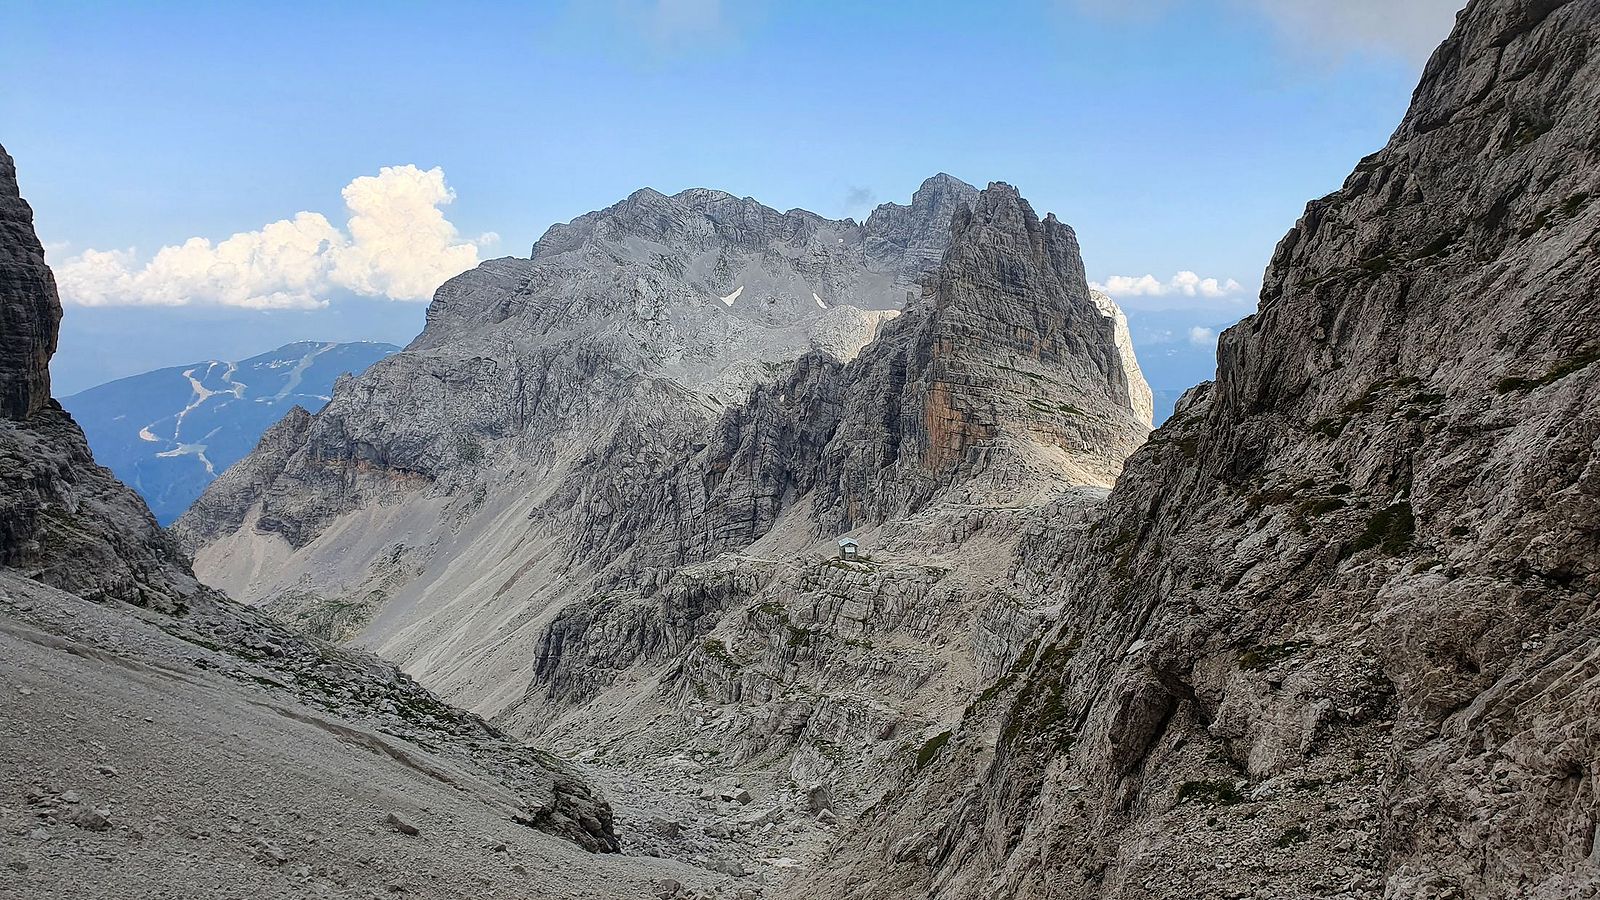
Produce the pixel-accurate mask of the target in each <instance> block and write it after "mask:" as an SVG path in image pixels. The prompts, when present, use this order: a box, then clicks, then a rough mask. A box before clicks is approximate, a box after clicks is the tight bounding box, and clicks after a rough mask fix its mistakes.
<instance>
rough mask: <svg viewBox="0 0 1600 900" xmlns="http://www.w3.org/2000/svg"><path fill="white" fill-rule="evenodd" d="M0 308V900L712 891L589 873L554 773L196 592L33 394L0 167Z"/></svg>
mask: <svg viewBox="0 0 1600 900" xmlns="http://www.w3.org/2000/svg"><path fill="white" fill-rule="evenodd" d="M0 300H3V303H4V308H3V313H0V315H3V316H4V320H5V322H6V327H7V329H8V331H7V336H8V337H10V336H12V335H16V334H26V335H30V338H29V340H27V341H25V342H8V343H7V344H6V345H5V347H4V355H0V382H3V383H4V384H5V385H6V386H7V387H6V392H7V393H6V405H5V406H4V408H3V415H0V872H3V875H0V897H16V898H30V900H31V898H43V897H105V898H113V897H114V898H119V900H121V898H133V897H152V898H154V897H161V898H171V897H200V896H224V895H226V896H234V895H237V894H239V893H240V892H241V891H242V890H246V889H248V891H249V893H251V894H252V895H255V896H262V897H296V898H299V897H307V896H330V897H367V896H373V895H375V894H376V895H386V894H393V893H402V894H416V895H420V896H432V897H480V896H488V895H491V894H495V893H498V894H501V895H508V896H509V895H524V894H530V893H531V894H536V895H545V896H569V895H571V896H576V895H582V896H596V897H619V898H621V897H638V896H641V895H645V894H648V893H650V892H652V891H653V890H655V887H654V885H655V884H656V883H657V882H670V883H672V884H679V883H680V882H681V883H688V884H690V885H691V886H701V887H705V888H706V889H707V890H708V891H710V890H712V889H714V888H715V887H716V885H717V884H718V883H719V882H722V883H726V882H728V881H729V880H730V879H727V878H725V877H718V876H715V875H712V874H711V873H707V872H705V871H704V870H703V869H693V868H690V867H687V866H682V865H674V864H671V863H666V862H660V863H658V862H655V861H651V860H637V859H627V860H624V859H623V858H622V857H620V856H617V855H615V854H614V853H612V854H609V855H607V856H600V855H596V854H597V853H599V854H604V853H606V852H607V851H616V850H617V849H618V842H617V838H616V836H615V833H614V831H613V828H612V824H611V813H610V808H609V806H608V805H607V804H606V802H605V800H604V799H603V798H601V797H600V796H599V795H598V793H597V792H596V791H594V790H593V788H591V786H590V785H589V783H588V782H586V781H585V780H584V779H583V778H582V777H581V776H580V775H579V774H578V773H577V772H576V771H575V770H573V768H572V767H570V766H568V765H566V764H564V763H561V762H559V761H558V760H556V759H554V758H553V757H551V756H549V755H548V754H543V753H540V752H539V751H536V750H533V749H531V748H529V747H526V746H524V745H522V744H520V743H519V742H517V741H515V740H512V739H510V738H508V737H507V736H506V735H505V734H504V733H502V732H500V731H498V730H496V729H494V728H491V727H490V726H488V725H487V724H486V723H485V722H484V721H483V720H482V719H479V718H478V717H476V716H473V715H471V714H468V713H464V712H462V711H460V710H457V709H454V708H451V707H449V706H446V705H445V704H443V703H441V702H440V701H439V700H438V699H437V698H436V697H434V696H433V695H432V694H430V693H428V692H427V691H425V690H423V689H422V688H421V687H419V686H418V685H417V684H416V683H415V682H414V681H412V680H411V679H410V678H408V677H406V676H404V675H402V674H400V673H398V672H397V671H396V670H395V669H394V668H393V667H392V666H390V665H389V664H387V663H383V662H380V661H379V660H377V659H375V658H374V657H372V656H371V655H369V654H365V653H362V652H358V651H350V650H340V649H335V648H332V647H330V646H328V645H327V644H324V643H322V642H320V641H317V640H314V639H308V638H306V637H305V636H304V635H303V634H301V633H299V632H296V631H294V630H292V629H290V628H288V627H286V626H284V625H282V624H280V623H278V622H276V621H274V620H272V619H270V618H268V617H266V616H263V615H261V614H260V613H258V612H256V611H253V610H250V609H247V608H245V607H241V606H239V605H238V604H235V603H233V602H231V601H229V600H227V599H226V598H224V597H222V596H220V595H219V594H217V593H216V592H215V591H213V590H211V589H210V588H206V587H203V586H201V585H200V584H198V583H197V582H196V581H195V579H194V577H193V575H192V573H191V572H190V570H189V566H188V563H187V561H186V560H185V559H184V557H183V555H182V553H181V552H180V551H179V550H178V548H177V546H176V545H175V544H174V543H172V542H170V541H169V540H168V539H167V538H166V536H165V535H164V533H163V532H162V531H161V530H160V529H158V528H157V527H156V524H155V520H154V519H153V518H152V517H151V515H150V512H149V510H148V509H146V508H145V506H144V504H143V503H142V502H140V501H139V499H138V497H137V496H136V495H135V494H133V492H132V491H130V490H129V489H128V488H127V487H125V486H124V485H122V484H120V483H118V482H117V481H116V480H115V478H113V477H112V476H111V474H110V473H109V472H107V471H106V470H104V469H102V468H100V467H98V466H97V465H95V464H94V461H93V459H92V457H91V456H90V454H89V452H88V448H87V446H86V445H85V443H84V438H83V434H82V432H81V431H79V430H78V428H77V426H76V424H74V423H73V421H72V419H71V418H70V417H69V416H68V415H67V414H66V413H65V412H64V411H62V409H61V407H60V405H59V404H57V403H56V402H55V401H53V400H51V399H50V398H49V382H48V369H47V363H48V357H49V353H50V350H51V348H52V347H53V345H54V341H55V329H56V325H57V322H58V320H59V316H60V305H59V302H58V300H57V298H56V295H55V290H54V283H53V279H52V278H51V275H50V271H49V269H48V268H47V267H45V265H44V262H43V250H42V248H41V247H40V245H39V242H38V239H37V237H36V236H35V235H34V233H33V228H32V211H31V209H29V207H28V205H27V204H26V203H25V202H23V201H22V199H21V198H20V196H19V192H18V188H17V182H16V173H15V168H14V166H13V163H12V160H11V157H10V156H9V155H7V154H6V153H5V152H4V150H0ZM11 329H15V330H14V331H13V330H11ZM736 894H737V890H736V888H733V887H732V886H728V893H727V895H728V896H735V895H736Z"/></svg>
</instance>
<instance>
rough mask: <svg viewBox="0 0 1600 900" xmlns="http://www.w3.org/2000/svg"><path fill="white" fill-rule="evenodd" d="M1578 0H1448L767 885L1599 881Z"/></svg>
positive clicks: (1482, 887) (1597, 275) (1593, 380)
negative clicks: (966, 633)
mask: <svg viewBox="0 0 1600 900" xmlns="http://www.w3.org/2000/svg"><path fill="white" fill-rule="evenodd" d="M1597 298H1600V3H1597V2H1594V0H1564V2H1563V0H1475V2H1473V3H1471V4H1470V5H1469V6H1468V7H1467V9H1466V10H1465V12H1463V13H1462V14H1461V16H1460V18H1459V20H1458V23H1457V26H1456V29H1455V31H1454V33H1453V34H1452V36H1451V37H1450V38H1449V39H1448V40H1447V41H1446V42H1445V43H1444V44H1443V46H1441V47H1440V48H1439V50H1438V51H1437V52H1436V53H1435V54H1434V56H1433V58H1432V60H1431V61H1430V62H1429V64H1428V66H1427V69H1426V71H1425V73H1424V75H1423V78H1422V82H1421V85H1420V86H1419V87H1418V89H1417V91H1416V95H1415V98H1414V100H1413V103H1412V106H1411V109H1410V111H1409V112H1408V113H1407V115H1406V117H1405V120H1404V121H1403V122H1402V123H1401V125H1400V127H1399V129H1398V130H1397V131H1396V133H1395V134H1394V137H1393V138H1392V140H1391V141H1390V142H1389V144H1388V146H1387V147H1385V148H1384V149H1383V150H1382V151H1380V152H1378V153H1376V154H1374V155H1372V156H1370V157H1368V158H1366V159H1364V160H1362V161H1361V162H1360V163H1359V164H1358V165H1357V167H1356V170H1355V171H1354V173H1352V175H1351V176H1350V178H1349V179H1348V180H1347V181H1346V182H1345V184H1344V186H1343V188H1342V189H1341V190H1340V191H1338V192H1337V193H1334V194H1332V195H1330V196H1328V197H1325V198H1323V199H1321V200H1317V201H1315V202H1313V203H1311V204H1310V205H1309V206H1308V207H1307V209H1306V212H1305V215H1304V216H1303V217H1302V218H1301V220H1300V221H1299V222H1298V223H1297V224H1296V225H1295V227H1294V228H1293V229H1292V230H1291V231H1290V232H1289V234H1288V235H1287V236H1286V237H1285V238H1284V240H1283V241H1282V242H1281V243H1280V244H1279V246H1278V249H1277V252H1276V253H1275V255H1274V258H1273V261H1272V264H1271V266H1270V268H1269V270H1268V272H1267V275H1266V278H1265V283H1264V287H1263V290H1262V296H1261V306H1260V311H1259V312H1258V313H1257V314H1256V315H1255V316H1253V317H1251V318H1248V319H1246V320H1245V321H1243V322H1242V323H1240V324H1239V325H1237V326H1235V327H1234V328H1232V329H1230V330H1229V331H1228V332H1227V333H1226V334H1225V335H1224V336H1223V339H1222V341H1221V346H1220V349H1219V371H1218V377H1217V380H1216V382H1215V383H1208V384H1205V385H1201V386H1200V387H1198V388H1196V389H1194V390H1193V391H1191V392H1190V393H1189V395H1188V396H1187V397H1186V398H1185V399H1184V401H1183V402H1182V403H1181V404H1180V405H1179V409H1178V413H1177V415H1176V416H1175V417H1174V418H1173V419H1172V420H1171V421H1170V422H1169V423H1168V424H1166V425H1165V426H1164V427H1163V428H1161V429H1160V430H1159V431H1157V432H1156V433H1155V434H1154V435H1152V437H1151V440H1150V442H1149V444H1148V445H1147V446H1146V447H1145V448H1143V449H1141V450H1140V451H1139V452H1138V453H1136V454H1135V455H1134V456H1133V457H1132V459H1130V460H1129V462H1128V465H1127V468H1126V471H1125V472H1124V474H1123V476H1122V478H1121V479H1120V480H1119V481H1118V483H1117V486H1116V489H1115V491H1114V492H1113V493H1112V495H1111V497H1110V500H1109V503H1108V505H1107V507H1106V509H1105V511H1104V513H1103V515H1096V516H1094V517H1092V518H1090V519H1088V520H1087V521H1086V520H1085V519H1084V517H1083V516H1082V515H1081V513H1076V512H1074V513H1072V514H1071V515H1063V517H1062V519H1061V521H1060V523H1059V525H1058V526H1056V527H1048V528H1044V529H1040V530H1039V531H1038V532H1037V533H1035V534H1034V535H1032V536H1030V538H1028V539H1027V540H1026V541H1025V542H1024V544H1023V546H1022V547H1021V549H1020V552H1019V562H1018V564H1017V566H1016V567H1015V569H1014V573H1013V574H1014V577H1015V579H1016V580H1017V581H1018V583H1021V584H1027V585H1034V586H1035V587H1036V588H1037V589H1039V590H1044V591H1048V592H1052V593H1054V594H1055V595H1056V596H1057V597H1058V598H1059V600H1060V602H1061V604H1062V606H1061V609H1060V612H1059V614H1058V615H1057V616H1055V618H1054V621H1053V623H1052V624H1051V626H1050V627H1049V628H1048V629H1047V630H1046V631H1044V632H1043V634H1042V636H1041V638H1040V639H1039V640H1037V641H1036V642H1035V643H1034V644H1033V645H1032V646H1030V647H1029V648H1028V649H1027V650H1026V651H1025V652H1024V653H1023V654H1021V657H1020V658H1019V659H1018V660H1017V661H1016V663H1015V664H1014V665H1013V666H1012V668H1011V670H1010V671H1009V672H1007V673H1006V674H1005V675H1004V676H1003V677H1002V678H1000V679H999V680H998V681H997V682H996V683H995V684H994V685H993V686H992V687H991V688H990V689H989V690H986V691H984V692H983V693H982V694H981V695H979V696H978V697H976V698H975V699H974V700H973V702H972V704H971V706H970V707H969V708H968V709H967V711H966V715H965V716H964V717H963V718H962V719H961V721H960V722H959V723H958V724H956V725H955V726H954V727H952V728H951V729H950V730H949V732H948V733H941V734H940V735H938V736H937V738H936V739H935V740H930V741H929V743H928V744H927V745H926V747H925V751H924V753H923V754H922V755H921V756H919V757H918V759H917V760H916V761H915V763H912V764H909V765H907V766H906V767H905V769H904V771H903V772H902V777H901V781H900V783H899V784H898V786H897V787H895V788H894V789H893V790H891V791H890V792H889V793H888V796H886V797H885V798H884V799H883V801H882V802H881V803H879V804H877V805H875V806H874V807H873V808H872V809H870V810H869V811H867V812H866V813H865V814H864V815H863V816H862V817H861V818H860V819H859V820H858V822H857V823H856V825H855V826H854V827H853V828H852V829H851V830H849V831H848V833H846V834H844V835H842V836H840V837H839V838H838V839H837V841H836V842H835V844H834V847H833V852H832V856H831V858H830V860H829V861H828V863H827V864H826V865H823V866H819V867H818V868H817V869H816V870H815V871H814V872H813V873H811V875H810V876H809V877H807V878H805V879H803V880H802V879H796V880H795V881H793V882H791V883H790V890H789V892H788V893H789V895H791V896H795V897H841V898H843V897H852V898H869V897H870V898H878V897H907V896H918V897H921V896H928V897H940V898H957V897H962V898H978V897H1019V898H1022V897H1028V898H1031V897H1041V898H1042V897H1053V898H1076V897H1082V898H1089V897H1097V898H1098V897H1178V896H1182V897H1317V896H1327V897H1379V896H1387V897H1396V898H1399V897H1405V898H1468V897H1471V898H1509V897H1519V898H1521V897H1550V898H1555V897H1589V896H1595V895H1596V892H1597V890H1600V842H1597V832H1596V829H1597V825H1600V799H1597V794H1596V785H1597V784H1600V732H1597V730H1596V727H1595V723H1596V722H1597V721H1600V604H1597V595H1600V453H1597V451H1600V299H1597Z"/></svg>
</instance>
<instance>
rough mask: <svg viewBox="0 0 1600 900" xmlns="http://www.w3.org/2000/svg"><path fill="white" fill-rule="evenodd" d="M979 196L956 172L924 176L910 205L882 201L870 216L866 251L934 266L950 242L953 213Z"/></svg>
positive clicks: (876, 256)
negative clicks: (954, 174) (953, 173)
mask: <svg viewBox="0 0 1600 900" xmlns="http://www.w3.org/2000/svg"><path fill="white" fill-rule="evenodd" d="M977 198H978V189H977V188H975V187H973V186H972V185H970V184H967V183H966V182H965V181H962V180H961V179H959V178H956V177H954V176H951V175H946V174H944V173H942V172H941V173H939V174H937V175H934V176H932V177H930V178H928V179H926V180H924V181H923V182H922V185H921V186H920V187H918V188H917V190H916V192H915V193H913V194H912V195H911V203H910V204H909V205H902V204H899V203H884V204H880V205H879V206H878V207H877V208H876V209H874V210H873V211H872V214H871V215H869V216H868V217H867V221H866V224H864V225H863V226H862V231H863V232H864V233H865V236H866V252H867V255H868V256H869V257H870V258H872V259H876V260H883V261H891V260H900V261H902V262H901V263H899V264H900V265H902V266H908V267H910V268H911V269H917V268H928V267H931V266H933V265H934V264H936V263H937V262H938V261H939V257H940V256H941V255H943V253H944V248H945V246H946V245H947V244H948V242H949V234H950V218H951V216H953V215H955V213H956V211H957V210H958V209H960V208H961V207H963V206H968V205H970V204H972V203H973V202H975V201H976V200H977Z"/></svg>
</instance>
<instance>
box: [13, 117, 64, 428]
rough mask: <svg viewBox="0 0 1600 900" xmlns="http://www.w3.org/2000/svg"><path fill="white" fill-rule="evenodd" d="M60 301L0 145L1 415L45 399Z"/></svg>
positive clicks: (22, 411)
mask: <svg viewBox="0 0 1600 900" xmlns="http://www.w3.org/2000/svg"><path fill="white" fill-rule="evenodd" d="M60 322H61V301H60V300H58V299H57V298H56V281H55V276H54V275H52V274H51V273H50V267H49V266H46V265H45V264H44V247H43V246H42V245H40V243H39V238H38V236H37V235H35V234H34V233H33V210H32V209H31V208H30V207H29V206H28V202H27V201H26V200H23V199H22V196H21V194H20V193H19V192H18V190H17V167H16V164H15V163H14V162H13V161H12V159H11V156H10V155H9V154H7V153H6V152H5V151H4V150H3V149H0V359H3V361H4V369H3V371H4V375H3V376H0V416H4V417H5V418H7V419H19V420H20V419H26V418H28V417H29V416H31V415H33V414H34V413H36V412H38V411H39V410H41V409H43V408H44V407H45V405H46V404H48V403H49V402H50V354H52V353H54V352H55V349H56V334H57V325H58V324H59V323H60Z"/></svg>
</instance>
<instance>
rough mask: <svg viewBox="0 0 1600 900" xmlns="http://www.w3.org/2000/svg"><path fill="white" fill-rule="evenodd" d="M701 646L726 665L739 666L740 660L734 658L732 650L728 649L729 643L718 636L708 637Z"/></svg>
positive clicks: (708, 653)
mask: <svg viewBox="0 0 1600 900" xmlns="http://www.w3.org/2000/svg"><path fill="white" fill-rule="evenodd" d="M700 648H701V649H702V650H704V651H705V653H706V655H707V656H709V657H711V658H712V659H715V660H716V661H718V662H720V663H723V664H724V665H728V666H732V667H734V668H738V666H739V660H737V659H735V658H734V655H733V653H732V651H730V650H729V649H728V645H727V644H724V643H723V642H722V641H720V640H718V639H717V638H706V640H705V643H703V644H701V645H700Z"/></svg>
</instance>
